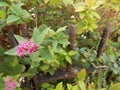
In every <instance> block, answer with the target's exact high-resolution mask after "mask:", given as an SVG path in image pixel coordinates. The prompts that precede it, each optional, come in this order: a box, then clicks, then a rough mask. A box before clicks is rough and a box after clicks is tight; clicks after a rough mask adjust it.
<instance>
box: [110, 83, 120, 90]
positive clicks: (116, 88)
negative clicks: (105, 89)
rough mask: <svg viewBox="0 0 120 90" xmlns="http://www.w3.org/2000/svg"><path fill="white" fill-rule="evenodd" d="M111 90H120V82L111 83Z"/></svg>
mask: <svg viewBox="0 0 120 90" xmlns="http://www.w3.org/2000/svg"><path fill="white" fill-rule="evenodd" d="M109 90H120V83H116V84H113V85H111V86H110V88H109Z"/></svg>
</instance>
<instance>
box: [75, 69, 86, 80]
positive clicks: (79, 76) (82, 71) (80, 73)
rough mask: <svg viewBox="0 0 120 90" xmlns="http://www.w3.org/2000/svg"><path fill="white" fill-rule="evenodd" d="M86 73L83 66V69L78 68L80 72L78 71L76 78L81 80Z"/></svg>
mask: <svg viewBox="0 0 120 90" xmlns="http://www.w3.org/2000/svg"><path fill="white" fill-rule="evenodd" d="M86 75H87V74H86V69H84V68H83V69H82V70H80V72H79V73H78V75H77V79H79V80H81V81H83V80H85V77H86Z"/></svg>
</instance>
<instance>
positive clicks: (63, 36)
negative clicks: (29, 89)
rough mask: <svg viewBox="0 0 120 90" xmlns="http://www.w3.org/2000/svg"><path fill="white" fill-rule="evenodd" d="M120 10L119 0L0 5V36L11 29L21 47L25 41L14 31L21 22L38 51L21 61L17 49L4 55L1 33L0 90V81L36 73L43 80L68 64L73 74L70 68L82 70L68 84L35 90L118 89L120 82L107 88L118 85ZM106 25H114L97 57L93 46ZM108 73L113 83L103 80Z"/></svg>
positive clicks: (14, 0) (19, 0)
mask: <svg viewBox="0 0 120 90" xmlns="http://www.w3.org/2000/svg"><path fill="white" fill-rule="evenodd" d="M119 9H120V1H119V0H6V1H5V0H1V1H0V30H2V31H1V32H0V35H1V36H2V35H3V34H4V33H3V32H4V29H5V30H6V28H5V27H4V26H6V25H8V24H14V26H15V30H14V32H15V33H17V34H20V35H14V37H15V38H16V40H17V42H18V44H19V43H22V42H24V41H25V40H26V39H25V38H23V37H21V32H19V31H20V30H19V31H17V28H19V24H20V23H21V22H26V23H27V27H28V30H27V31H28V33H29V34H30V35H29V36H30V38H31V39H30V41H33V42H35V43H37V44H38V45H39V49H38V51H36V52H34V53H33V54H31V55H28V56H26V57H23V58H17V57H14V56H17V54H16V47H14V48H12V49H10V50H8V51H6V50H7V49H8V48H6V50H5V49H4V48H3V47H2V45H3V46H4V44H3V43H4V42H2V40H3V39H4V40H5V42H6V41H7V39H6V38H7V37H6V35H7V36H8V33H7V31H5V37H3V38H1V37H0V40H1V41H0V44H1V45H0V57H1V58H0V74H1V76H0V85H1V86H0V89H1V90H3V89H5V85H4V78H3V77H7V76H12V77H17V79H15V80H16V81H17V80H18V78H19V77H20V76H24V77H27V78H28V79H29V80H30V79H31V78H33V77H34V76H35V75H36V74H38V73H39V72H40V73H42V75H43V76H44V74H47V75H48V74H50V75H53V74H54V73H55V71H56V70H57V69H59V68H60V69H63V68H66V65H67V63H70V64H73V69H74V66H81V68H84V69H82V70H81V71H80V72H79V73H78V75H77V76H76V77H75V79H70V80H69V84H68V83H67V81H65V82H60V83H58V82H53V84H54V85H53V84H50V83H41V84H40V85H39V87H40V90H119V88H120V87H119V85H120V84H119V83H115V84H114V83H112V84H111V85H110V83H111V82H119V81H120V62H119V61H120V60H119V54H120V38H119V36H120V35H119V33H120V29H119V28H120V23H119V21H120V19H119V17H120V15H119ZM108 22H112V23H113V27H112V29H113V30H112V31H110V33H111V36H110V38H109V40H107V42H106V46H105V48H104V50H103V53H102V54H101V56H100V58H97V57H96V54H97V48H98V44H99V41H100V39H101V35H102V33H103V29H104V28H105V27H106V23H108ZM71 24H74V25H75V32H76V34H77V35H76V41H75V43H74V50H69V48H68V45H69V44H70V42H69V37H68V36H69V33H70V28H68V27H69V26H70V25H71ZM7 30H9V29H8V28H7ZM31 31H33V32H31ZM3 36H4V35H3ZM8 44H9V41H8ZM5 45H6V44H5ZM79 69H80V68H78V70H77V71H79ZM89 69H90V70H89ZM88 72H91V73H90V74H87V73H88ZM109 72H112V75H111V77H112V78H110V80H108V81H107V79H109ZM17 75H18V76H17ZM63 81H64V80H63ZM57 83H58V84H57ZM63 83H64V84H63ZM55 84H57V85H55ZM17 89H18V90H19V88H17Z"/></svg>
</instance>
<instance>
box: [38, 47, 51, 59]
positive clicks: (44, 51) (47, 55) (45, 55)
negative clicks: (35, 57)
mask: <svg viewBox="0 0 120 90" xmlns="http://www.w3.org/2000/svg"><path fill="white" fill-rule="evenodd" d="M39 52H40V55H41V56H42V58H45V59H47V60H52V59H53V57H52V54H51V52H50V50H49V49H48V47H44V48H41V49H40V50H39Z"/></svg>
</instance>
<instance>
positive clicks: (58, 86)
mask: <svg viewBox="0 0 120 90" xmlns="http://www.w3.org/2000/svg"><path fill="white" fill-rule="evenodd" d="M55 90H63V85H62V82H60V83H58V84H57V86H56V88H55Z"/></svg>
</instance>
